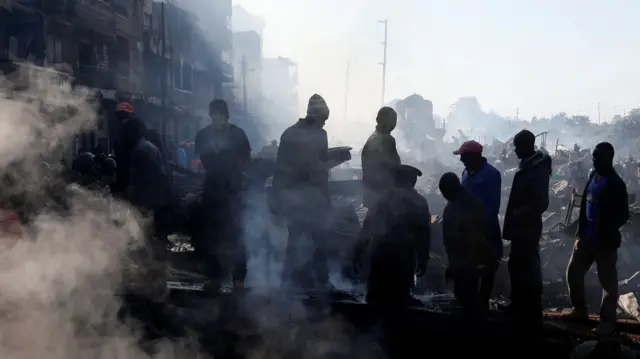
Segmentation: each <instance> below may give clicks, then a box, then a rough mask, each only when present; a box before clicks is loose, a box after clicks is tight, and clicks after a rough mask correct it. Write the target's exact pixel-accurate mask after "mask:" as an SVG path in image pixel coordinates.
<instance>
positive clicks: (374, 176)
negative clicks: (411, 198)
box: [362, 107, 400, 208]
mask: <svg viewBox="0 0 640 359" xmlns="http://www.w3.org/2000/svg"><path fill="white" fill-rule="evenodd" d="M397 122H398V114H397V113H396V111H395V110H394V109H392V108H391V107H383V108H381V109H380V111H378V115H377V116H376V123H377V125H376V129H375V131H374V132H373V134H371V136H369V138H368V139H367V142H366V143H365V144H364V147H363V148H362V182H363V185H364V187H365V194H364V198H363V204H364V206H365V207H367V208H368V207H370V206H371V205H372V204H373V203H375V201H376V199H377V198H379V197H380V196H381V195H382V194H383V193H384V192H385V191H386V190H388V189H389V188H391V187H393V178H392V174H391V172H392V171H393V170H394V169H395V168H396V167H398V166H400V156H399V155H398V150H397V149H396V140H395V138H393V136H392V135H391V132H392V131H393V130H394V129H395V128H396V124H397Z"/></svg>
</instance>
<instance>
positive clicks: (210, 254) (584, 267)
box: [115, 94, 629, 333]
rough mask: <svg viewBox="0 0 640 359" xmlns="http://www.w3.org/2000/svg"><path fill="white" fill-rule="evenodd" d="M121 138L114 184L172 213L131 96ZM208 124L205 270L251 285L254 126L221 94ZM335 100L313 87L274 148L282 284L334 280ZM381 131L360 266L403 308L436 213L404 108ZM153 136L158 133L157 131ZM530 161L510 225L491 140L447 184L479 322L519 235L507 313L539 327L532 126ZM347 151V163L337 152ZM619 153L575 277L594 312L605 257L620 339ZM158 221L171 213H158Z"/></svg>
mask: <svg viewBox="0 0 640 359" xmlns="http://www.w3.org/2000/svg"><path fill="white" fill-rule="evenodd" d="M117 114H118V116H119V118H120V119H121V121H120V123H119V127H120V129H119V133H120V136H119V141H118V143H117V145H116V157H117V158H118V168H117V170H118V183H117V184H116V186H115V189H116V192H122V193H126V195H127V197H128V198H129V199H130V200H132V202H133V203H134V204H136V205H138V206H139V207H141V208H145V209H148V210H150V211H151V212H153V213H154V215H160V216H161V215H162V213H163V211H164V209H165V208H166V207H167V206H169V205H172V204H173V203H172V199H171V193H172V191H171V185H170V182H171V178H170V176H171V175H170V173H169V172H170V171H169V170H168V169H167V166H166V162H165V160H164V158H163V154H162V151H161V150H160V149H159V145H157V144H154V143H153V141H151V140H150V139H149V138H148V134H147V130H146V128H145V126H144V124H143V123H142V122H141V121H140V120H139V119H137V118H136V117H135V116H134V113H133V109H132V108H131V107H130V105H128V104H122V105H119V107H118V112H117ZM209 114H210V117H211V125H209V126H207V127H205V128H203V129H202V130H200V131H199V132H198V134H197V136H196V141H195V148H194V152H195V155H197V156H199V157H200V161H201V163H202V165H203V167H204V170H205V172H206V179H205V186H204V193H203V195H202V198H201V201H200V204H199V206H198V207H197V209H196V211H195V212H194V214H193V216H192V218H193V219H194V223H195V225H194V227H195V229H194V230H193V233H194V235H193V236H192V241H193V244H194V247H196V251H197V252H199V253H201V254H202V255H203V256H205V258H206V263H207V265H208V267H209V273H207V274H208V275H209V276H210V277H212V278H217V279H218V280H219V281H220V282H221V281H222V280H224V279H225V278H226V276H227V275H228V273H229V272H232V273H233V274H232V275H233V279H234V286H237V287H239V288H242V287H243V285H244V279H245V276H246V264H247V253H246V248H245V247H244V242H243V241H242V240H241V239H240V238H241V237H242V226H243V211H244V203H245V201H244V198H243V194H244V193H245V191H244V190H245V187H246V183H247V178H246V172H247V168H248V166H249V164H250V161H251V146H250V144H249V140H248V138H247V135H246V133H245V132H244V131H243V130H242V129H241V128H239V127H237V126H235V125H233V124H231V123H229V110H228V107H227V104H226V102H224V101H223V100H214V101H212V102H211V103H210V106H209ZM329 114H330V111H329V108H328V106H327V104H326V102H325V100H324V99H323V98H322V97H321V96H319V95H317V94H316V95H313V96H312V97H311V98H310V100H309V104H308V107H307V115H306V116H305V117H304V118H301V119H299V120H298V121H297V122H296V123H295V124H293V125H292V126H291V127H289V128H288V129H286V130H285V131H284V133H283V134H282V136H281V138H280V145H279V146H278V149H277V159H276V164H275V172H274V175H273V185H272V188H271V192H270V193H269V206H270V209H271V211H272V212H273V213H277V214H280V215H282V216H283V217H285V218H286V220H287V229H288V242H287V251H286V258H285V268H284V279H285V281H290V282H292V283H293V284H295V285H297V286H299V287H306V288H308V287H309V284H311V283H315V284H319V285H320V286H323V287H325V288H326V287H327V286H330V284H329V271H328V267H327V255H326V253H327V251H326V250H327V248H326V244H325V243H326V242H327V241H326V239H327V234H328V232H329V230H330V226H331V224H330V218H331V211H332V203H331V197H330V193H329V171H330V169H331V167H332V163H335V162H336V161H338V162H340V161H346V160H349V159H350V154H349V153H348V152H347V153H344V152H338V153H336V154H330V153H329V151H328V139H327V133H326V131H325V130H324V128H323V127H324V125H325V123H326V121H327V120H328V118H329ZM376 122H377V126H376V129H375V131H374V133H373V134H372V135H371V136H370V137H369V138H368V140H367V142H366V144H365V146H364V148H363V150H362V166H363V168H362V170H363V186H364V194H363V204H364V205H365V207H367V209H368V213H367V217H366V219H365V221H364V224H363V228H362V230H361V233H360V235H359V244H358V246H357V250H356V253H355V256H354V268H356V270H360V269H362V268H363V264H364V263H365V262H367V263H368V266H367V267H368V268H367V271H366V272H367V275H366V276H367V287H368V291H367V301H368V302H369V303H371V304H373V305H377V306H381V307H392V306H400V307H401V306H406V305H410V304H411V303H412V302H413V301H414V299H413V297H412V296H411V289H412V287H413V283H414V276H415V275H417V276H422V275H424V274H425V272H426V270H427V264H428V260H429V250H430V244H431V234H430V225H431V212H430V209H429V205H428V203H427V201H426V199H425V198H424V197H423V196H421V195H420V194H419V193H418V192H417V191H416V189H415V185H416V182H417V178H418V177H419V176H421V175H422V173H421V172H420V171H419V170H418V169H416V168H414V167H412V166H408V165H405V164H402V162H401V158H400V156H399V154H398V152H397V149H396V142H395V139H394V138H393V136H392V135H391V132H392V131H393V130H394V129H395V127H396V124H397V114H396V112H395V110H393V109H392V108H390V107H383V108H382V109H380V111H379V112H378V115H377V118H376ZM151 137H152V136H151ZM513 145H514V147H515V154H516V155H517V157H518V159H519V160H520V163H519V167H518V170H517V172H516V174H515V176H514V179H513V183H512V185H511V192H510V195H509V199H508V202H507V207H506V211H505V214H504V224H503V226H502V229H501V228H500V221H499V212H500V203H501V193H502V185H503V184H502V180H501V173H500V171H498V170H497V169H496V168H495V167H493V166H492V165H491V164H490V163H488V162H487V159H486V158H485V157H483V156H482V150H483V147H482V145H481V144H479V143H478V142H475V141H467V142H465V143H464V144H462V146H461V147H460V148H459V149H458V150H457V151H455V152H454V155H459V156H460V161H461V162H462V163H463V165H464V167H465V169H464V171H463V172H462V174H461V177H458V175H456V174H455V173H445V174H444V175H443V176H442V177H441V178H440V181H439V189H440V191H441V193H442V195H443V196H444V197H445V199H446V200H447V205H446V207H445V209H444V212H443V241H444V246H445V250H446V254H447V257H448V267H447V270H446V276H447V278H448V279H450V280H451V281H452V282H453V286H454V292H455V296H456V298H457V299H458V301H459V302H460V304H461V306H462V308H463V310H464V313H465V314H466V316H467V317H469V318H471V319H474V320H476V319H482V318H484V317H485V316H486V315H487V313H488V307H489V298H490V295H491V292H492V290H493V285H494V277H495V274H496V271H497V268H498V267H499V265H500V263H501V262H502V260H503V258H504V253H503V240H506V241H508V242H510V252H509V258H508V268H509V273H510V277H511V307H510V312H511V315H512V318H513V319H514V324H516V326H517V328H519V329H521V330H522V331H524V332H527V333H535V332H536V329H540V328H541V324H542V269H541V263H540V246H539V240H540V237H541V235H542V227H543V224H542V214H543V213H544V212H545V211H546V210H547V207H548V204H549V182H550V178H551V174H552V166H551V158H550V157H549V155H548V154H546V153H545V152H543V151H538V150H536V148H535V136H534V134H533V133H531V132H530V131H528V130H523V131H521V132H519V133H518V134H517V135H516V136H515V137H514V140H513ZM332 156H337V157H338V158H332ZM613 159H614V149H613V146H611V145H610V144H609V143H601V144H599V145H598V146H596V148H595V150H594V151H593V168H594V171H593V172H592V174H591V175H590V178H589V181H588V183H587V184H586V186H585V188H584V196H583V200H582V205H581V211H580V219H579V228H578V233H577V234H576V241H575V248H574V252H573V255H572V257H571V260H570V264H569V268H568V271H567V280H568V283H569V288H570V293H571V300H572V303H573V305H574V307H575V308H574V311H573V312H572V314H571V315H573V316H578V317H584V316H586V313H587V308H586V305H585V299H584V276H585V274H586V272H587V271H588V270H589V268H590V266H591V265H592V264H593V263H594V262H595V263H596V264H597V266H598V276H599V278H600V281H601V283H602V285H603V288H604V292H605V295H604V299H603V303H602V312H601V320H602V322H601V325H600V326H599V327H598V331H599V332H601V333H610V332H612V331H613V329H614V327H615V317H616V303H617V298H618V289H617V271H616V261H617V248H618V247H619V246H620V241H621V239H620V238H621V237H620V232H619V228H620V227H621V226H622V225H624V224H625V223H626V222H627V220H628V218H629V211H628V199H627V191H626V186H625V184H624V181H623V180H622V179H621V178H620V176H619V175H618V174H617V173H616V172H615V170H614V169H613ZM159 221H160V222H162V220H161V218H160V219H159ZM304 242H307V244H311V248H312V250H311V255H310V256H309V258H310V259H307V260H305V261H304V263H302V264H301V263H298V262H299V259H300V255H299V253H298V251H299V247H300V245H302V243H304Z"/></svg>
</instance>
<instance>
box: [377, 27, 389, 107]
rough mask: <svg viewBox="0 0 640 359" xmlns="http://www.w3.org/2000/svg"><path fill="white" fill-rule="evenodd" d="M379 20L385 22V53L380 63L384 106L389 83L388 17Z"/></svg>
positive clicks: (383, 44)
mask: <svg viewBox="0 0 640 359" xmlns="http://www.w3.org/2000/svg"><path fill="white" fill-rule="evenodd" d="M378 22H379V23H382V24H384V42H383V43H382V46H383V48H384V53H383V57H382V62H381V63H380V65H382V98H381V100H380V102H381V106H384V91H385V87H386V85H387V19H384V20H380V21H378Z"/></svg>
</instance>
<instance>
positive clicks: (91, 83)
mask: <svg viewBox="0 0 640 359" xmlns="http://www.w3.org/2000/svg"><path fill="white" fill-rule="evenodd" d="M176 5H180V7H177V6H176ZM231 21H232V6H231V0H208V1H184V2H182V1H181V2H175V1H174V2H160V1H157V0H156V1H154V0H108V1H107V0H55V1H53V0H0V60H2V61H8V62H25V63H26V62H29V63H35V64H37V65H41V66H48V67H56V68H60V69H64V71H65V72H67V73H68V74H69V75H70V76H72V77H73V78H74V82H75V84H77V85H82V86H85V87H88V88H90V89H92V90H93V92H94V93H95V97H96V100H97V101H99V103H100V107H99V109H100V113H101V116H100V117H101V120H100V121H99V124H98V126H97V129H96V130H95V131H91V132H89V133H86V134H82V135H81V136H79V140H78V146H77V147H82V148H93V147H95V146H96V145H98V144H100V146H101V147H102V148H103V149H105V150H109V149H111V148H112V147H113V143H111V142H112V141H111V140H110V139H112V138H113V137H114V136H113V135H114V134H113V133H112V132H113V131H112V130H113V128H114V126H112V125H111V122H112V121H113V120H114V119H113V116H114V112H115V111H114V110H115V105H116V103H117V102H118V101H123V100H125V101H129V102H131V103H132V104H133V105H134V108H135V109H136V112H138V113H139V115H140V116H141V117H142V119H143V120H144V121H145V122H146V123H147V125H148V126H149V127H151V128H155V129H157V130H158V131H159V132H161V133H162V134H163V135H164V137H165V139H171V140H173V141H175V142H178V141H181V140H184V139H188V138H193V137H194V136H195V132H196V131H197V130H198V129H199V128H201V127H203V126H204V125H206V124H207V123H208V111H207V105H208V102H209V101H211V100H212V99H213V98H223V99H225V100H227V101H228V102H229V104H230V107H231V110H232V113H237V112H241V111H242V106H241V105H240V104H239V101H238V99H237V98H236V96H235V94H234V91H233V89H234V86H233V85H234V68H233V35H232V30H231V25H232V23H231Z"/></svg>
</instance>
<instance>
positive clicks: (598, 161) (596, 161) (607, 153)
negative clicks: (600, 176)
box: [592, 142, 615, 173]
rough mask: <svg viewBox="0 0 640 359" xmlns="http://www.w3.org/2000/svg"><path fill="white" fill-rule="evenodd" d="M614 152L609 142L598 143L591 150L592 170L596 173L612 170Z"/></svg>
mask: <svg viewBox="0 0 640 359" xmlns="http://www.w3.org/2000/svg"><path fill="white" fill-rule="evenodd" d="M614 156H615V151H614V149H613V146H612V145H611V144H610V143H609V142H600V143H598V145H597V146H596V148H595V149H594V150H593V157H592V161H593V169H595V170H596V172H600V173H602V172H606V171H609V170H611V168H613V158H614Z"/></svg>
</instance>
